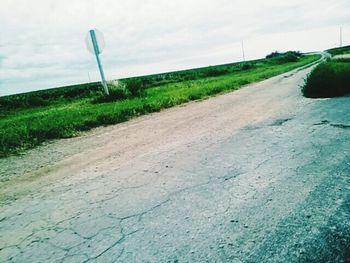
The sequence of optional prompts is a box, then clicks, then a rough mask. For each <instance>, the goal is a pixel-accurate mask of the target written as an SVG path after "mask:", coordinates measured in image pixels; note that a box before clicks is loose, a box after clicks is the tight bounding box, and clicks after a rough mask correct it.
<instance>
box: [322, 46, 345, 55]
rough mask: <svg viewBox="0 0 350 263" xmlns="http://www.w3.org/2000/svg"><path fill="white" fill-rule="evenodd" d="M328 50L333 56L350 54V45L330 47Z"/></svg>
mask: <svg viewBox="0 0 350 263" xmlns="http://www.w3.org/2000/svg"><path fill="white" fill-rule="evenodd" d="M327 52H328V53H330V54H331V55H332V56H335V55H342V54H349V53H350V46H345V47H338V48H332V49H328V50H327Z"/></svg>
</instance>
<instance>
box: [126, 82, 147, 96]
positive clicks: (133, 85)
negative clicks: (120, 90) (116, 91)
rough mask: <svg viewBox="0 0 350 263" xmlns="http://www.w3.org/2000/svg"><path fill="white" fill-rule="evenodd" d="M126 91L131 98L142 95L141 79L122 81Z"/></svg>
mask: <svg viewBox="0 0 350 263" xmlns="http://www.w3.org/2000/svg"><path fill="white" fill-rule="evenodd" d="M123 83H124V84H125V87H126V89H127V90H128V91H129V93H130V96H131V97H139V96H141V95H142V94H143V92H144V89H145V86H146V85H145V83H144V82H143V81H142V80H141V79H137V78H133V79H126V80H124V81H123Z"/></svg>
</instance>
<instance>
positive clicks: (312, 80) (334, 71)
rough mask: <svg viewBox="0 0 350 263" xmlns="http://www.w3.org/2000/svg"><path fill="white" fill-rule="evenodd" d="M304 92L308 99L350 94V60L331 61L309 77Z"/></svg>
mask: <svg viewBox="0 0 350 263" xmlns="http://www.w3.org/2000/svg"><path fill="white" fill-rule="evenodd" d="M302 92H303V94H304V96H305V97H308V98H331V97H338V96H343V95H346V94H349V93H350V60H346V59H340V60H329V61H327V62H324V63H322V64H320V65H319V66H317V67H316V68H315V69H314V70H313V71H312V72H311V74H310V75H309V76H308V77H307V79H306V81H305V85H304V86H303V87H302Z"/></svg>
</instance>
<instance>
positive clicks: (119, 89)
mask: <svg viewBox="0 0 350 263" xmlns="http://www.w3.org/2000/svg"><path fill="white" fill-rule="evenodd" d="M108 90H109V95H106V94H105V93H102V92H100V93H99V94H98V95H97V97H96V98H94V99H93V100H92V103H106V102H113V101H119V100H125V99H127V98H128V97H130V92H129V91H128V90H127V89H126V87H125V84H123V83H121V82H110V83H108Z"/></svg>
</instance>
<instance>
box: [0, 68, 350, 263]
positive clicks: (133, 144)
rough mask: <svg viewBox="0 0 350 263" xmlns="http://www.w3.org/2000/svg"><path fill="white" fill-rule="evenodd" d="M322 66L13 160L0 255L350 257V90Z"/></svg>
mask: <svg viewBox="0 0 350 263" xmlns="http://www.w3.org/2000/svg"><path fill="white" fill-rule="evenodd" d="M310 70H311V69H310V68H308V69H303V70H295V71H292V72H289V73H286V74H283V75H280V76H277V77H274V78H271V79H269V80H266V81H263V82H260V83H257V84H253V85H249V86H246V87H244V88H242V89H240V90H238V91H235V92H232V93H228V94H224V95H220V96H217V97H214V98H211V99H208V100H204V101H198V102H192V103H189V104H186V105H184V106H180V107H175V108H172V109H168V110H165V111H162V112H159V113H155V114H150V115H147V116H143V117H140V118H136V119H133V120H131V121H129V122H126V123H122V124H118V125H115V126H109V127H104V128H98V129H96V130H94V131H91V132H88V133H85V134H83V135H82V136H80V137H77V138H72V139H66V140H58V141H55V142H52V143H49V144H46V145H43V146H41V147H38V148H36V149H34V150H30V151H28V152H27V153H26V154H25V155H21V156H12V157H9V158H6V159H1V160H0V167H1V172H0V178H1V186H0V201H1V207H0V209H1V210H0V212H1V213H0V233H1V235H0V248H1V250H0V261H1V262H349V258H350V195H349V194H350V176H349V175H350V114H349V110H350V97H349V96H348V97H342V98H333V99H306V98H303V97H302V96H301V94H300V89H299V87H298V86H299V85H300V84H301V83H302V82H303V79H304V78H305V76H306V74H307V73H308V72H310Z"/></svg>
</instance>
